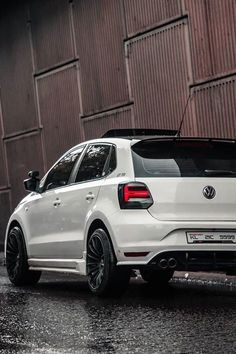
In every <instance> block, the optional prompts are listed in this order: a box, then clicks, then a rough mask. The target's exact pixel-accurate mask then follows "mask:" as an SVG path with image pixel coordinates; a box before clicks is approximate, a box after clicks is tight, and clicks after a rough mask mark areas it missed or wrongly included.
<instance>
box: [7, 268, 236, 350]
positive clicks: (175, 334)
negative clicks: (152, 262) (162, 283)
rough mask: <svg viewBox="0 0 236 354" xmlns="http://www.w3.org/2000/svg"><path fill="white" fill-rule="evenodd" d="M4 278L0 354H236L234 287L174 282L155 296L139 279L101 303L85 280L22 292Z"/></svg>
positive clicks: (48, 280)
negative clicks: (117, 294)
mask: <svg viewBox="0 0 236 354" xmlns="http://www.w3.org/2000/svg"><path fill="white" fill-rule="evenodd" d="M3 272H4V271H3V268H2V269H1V272H0V353H23V354H24V353H45V354H47V353H59V354H60V353H63V354H64V353H65V354H67V353H68V354H69V353H122V354H123V353H148V354H152V353H158V354H159V353H168V354H170V353H183V354H184V353H185V354H187V353H209V354H212V353H221V354H222V353H236V331H235V329H236V325H235V316H236V298H235V295H236V288H235V287H231V286H230V285H229V284H228V285H227V286H223V285H220V284H218V283H217V281H216V282H212V283H210V282H202V281H201V280H198V281H195V282H194V281H189V280H184V279H182V280H179V279H175V280H174V281H173V282H172V283H171V284H170V286H168V287H167V288H166V289H162V290H159V291H158V290H155V291H153V290H152V289H150V288H149V287H148V286H147V285H146V284H144V283H143V282H142V281H141V280H139V279H138V280H132V282H131V284H130V287H129V289H128V291H127V292H126V294H125V295H124V296H123V297H122V298H120V299H99V298H96V297H94V296H93V295H91V294H90V293H89V291H88V289H87V286H86V282H85V280H83V279H82V278H80V279H79V280H78V278H76V277H74V276H73V277H71V276H67V275H64V276H61V275H60V276H58V275H56V276H55V274H54V275H44V276H43V277H42V281H41V282H40V283H39V284H38V285H37V286H36V287H34V288H25V289H23V288H20V289H17V288H15V287H13V286H12V285H10V284H9V282H8V280H7V278H6V277H5V276H4V274H3ZM1 274H2V276H1Z"/></svg>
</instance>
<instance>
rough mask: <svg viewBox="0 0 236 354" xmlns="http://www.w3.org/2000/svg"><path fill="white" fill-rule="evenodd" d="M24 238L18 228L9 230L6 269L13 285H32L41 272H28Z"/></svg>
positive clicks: (37, 279)
mask: <svg viewBox="0 0 236 354" xmlns="http://www.w3.org/2000/svg"><path fill="white" fill-rule="evenodd" d="M27 259H28V257H27V252H26V247H25V242H24V236H23V233H22V231H21V229H20V228H19V227H14V228H12V229H11V230H10V232H9V234H8V237H7V245H6V268H7V273H8V277H9V279H10V281H11V282H12V283H13V284H14V285H18V286H20V285H33V284H36V283H37V282H38V281H39V278H40V276H41V272H38V271H30V270H29V266H28V261H27Z"/></svg>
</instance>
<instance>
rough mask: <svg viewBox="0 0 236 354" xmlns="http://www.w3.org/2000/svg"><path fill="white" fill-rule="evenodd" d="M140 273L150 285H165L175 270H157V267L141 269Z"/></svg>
mask: <svg viewBox="0 0 236 354" xmlns="http://www.w3.org/2000/svg"><path fill="white" fill-rule="evenodd" d="M140 274H141V276H142V278H143V280H144V281H146V282H147V283H149V284H150V285H155V286H158V285H160V286H163V285H166V284H167V283H168V282H169V280H170V279H171V278H172V276H173V274H174V271H173V270H171V269H166V270H156V269H141V270H140Z"/></svg>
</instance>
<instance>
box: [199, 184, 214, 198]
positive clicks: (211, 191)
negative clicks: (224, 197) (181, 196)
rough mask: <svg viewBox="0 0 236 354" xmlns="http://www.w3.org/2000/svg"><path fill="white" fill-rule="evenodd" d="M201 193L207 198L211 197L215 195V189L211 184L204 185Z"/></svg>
mask: <svg viewBox="0 0 236 354" xmlns="http://www.w3.org/2000/svg"><path fill="white" fill-rule="evenodd" d="M202 193H203V195H204V197H205V198H207V199H213V198H214V197H215V195H216V190H215V188H213V187H212V186H206V187H205V188H203V191H202Z"/></svg>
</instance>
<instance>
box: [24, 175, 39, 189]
mask: <svg viewBox="0 0 236 354" xmlns="http://www.w3.org/2000/svg"><path fill="white" fill-rule="evenodd" d="M28 175H29V177H30V178H28V179H25V180H24V186H25V189H26V190H27V191H30V192H37V190H38V186H39V178H37V177H38V176H39V172H38V171H30V172H29V174H28Z"/></svg>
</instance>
